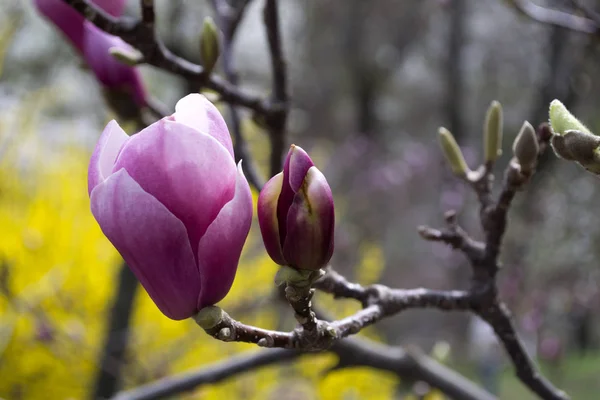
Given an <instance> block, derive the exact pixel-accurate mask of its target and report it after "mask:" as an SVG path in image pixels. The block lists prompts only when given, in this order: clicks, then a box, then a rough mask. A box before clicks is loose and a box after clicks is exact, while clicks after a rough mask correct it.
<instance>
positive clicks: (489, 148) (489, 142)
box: [483, 100, 502, 162]
mask: <svg viewBox="0 0 600 400" xmlns="http://www.w3.org/2000/svg"><path fill="white" fill-rule="evenodd" d="M483 149H484V156H485V161H486V162H494V161H496V159H497V158H498V157H500V156H501V155H502V105H501V104H500V103H499V102H497V101H495V100H494V101H492V104H490V107H489V108H488V110H487V113H486V116H485V125H484V127H483Z"/></svg>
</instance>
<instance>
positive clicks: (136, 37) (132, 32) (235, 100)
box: [63, 0, 281, 117]
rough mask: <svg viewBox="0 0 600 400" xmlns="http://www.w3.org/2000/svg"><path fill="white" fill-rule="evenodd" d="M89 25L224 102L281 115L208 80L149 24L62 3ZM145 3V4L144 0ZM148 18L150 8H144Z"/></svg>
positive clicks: (78, 0)
mask: <svg viewBox="0 0 600 400" xmlns="http://www.w3.org/2000/svg"><path fill="white" fill-rule="evenodd" d="M63 1H64V2H65V3H67V4H69V5H70V6H71V7H73V8H74V9H75V10H77V11H78V12H79V13H80V14H81V15H83V16H84V17H85V18H86V19H87V20H88V21H90V22H91V23H93V24H94V25H96V26H97V27H98V28H100V29H102V30H103V31H105V32H107V33H110V34H112V35H115V36H118V37H120V38H121V39H123V40H124V41H125V42H127V43H128V44H130V45H131V46H133V47H135V48H136V49H138V50H139V51H140V53H142V55H143V61H144V62H145V63H147V64H149V65H152V66H155V67H157V68H160V69H162V70H165V71H168V72H171V73H173V74H175V75H179V76H181V77H183V78H185V79H188V80H191V81H194V82H197V83H198V86H206V87H208V88H210V89H212V90H214V91H216V92H217V93H219V95H220V96H221V99H222V100H223V101H226V102H230V103H232V104H236V105H240V106H243V107H246V108H249V109H251V110H253V111H254V112H256V113H259V114H261V115H264V116H267V117H268V116H271V115H278V114H279V113H280V112H281V111H280V107H276V106H274V105H271V104H270V102H268V101H265V100H263V99H262V98H260V97H258V96H255V95H251V94H248V93H245V92H242V91H241V90H239V89H238V88H237V87H235V86H234V85H232V84H231V83H229V82H228V81H226V80H223V79H222V78H220V77H218V76H216V75H214V74H211V75H210V76H207V75H206V73H205V72H204V69H203V68H202V67H201V66H200V65H197V64H194V63H192V62H189V61H187V60H185V59H183V58H181V57H178V56H176V55H175V54H173V53H172V52H171V51H170V50H169V49H167V48H166V47H165V45H164V44H163V42H162V41H161V40H160V39H159V38H158V37H157V36H156V34H155V32H154V24H147V23H145V22H144V20H142V19H135V18H131V17H121V18H115V17H113V16H111V15H109V14H108V13H106V12H104V11H103V10H102V9H100V8H99V7H98V6H96V5H94V4H92V3H91V2H90V1H89V0H63ZM142 1H143V2H144V1H145V0H142ZM144 9H145V10H146V11H145V14H146V17H148V18H149V14H150V12H149V11H148V9H149V8H148V7H144Z"/></svg>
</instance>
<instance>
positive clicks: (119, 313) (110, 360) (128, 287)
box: [91, 263, 139, 400]
mask: <svg viewBox="0 0 600 400" xmlns="http://www.w3.org/2000/svg"><path fill="white" fill-rule="evenodd" d="M138 286H139V285H138V281H137V278H136V277H135V275H134V274H133V272H131V270H130V269H129V267H128V266H127V265H126V264H125V263H123V265H122V266H121V270H120V272H119V275H118V282H117V290H116V293H115V300H114V303H113V306H112V309H111V311H110V314H109V318H108V321H107V322H106V326H107V329H106V338H105V341H104V346H103V347H102V353H101V354H100V362H99V365H98V375H97V377H96V383H95V388H94V391H93V393H92V396H91V399H93V400H96V399H109V398H111V397H112V396H113V395H114V394H115V393H117V392H118V391H119V390H120V385H121V369H122V367H123V364H124V363H125V358H126V355H127V345H128V343H129V333H130V327H129V325H130V321H131V314H132V312H133V303H134V300H135V295H136V292H137V291H138Z"/></svg>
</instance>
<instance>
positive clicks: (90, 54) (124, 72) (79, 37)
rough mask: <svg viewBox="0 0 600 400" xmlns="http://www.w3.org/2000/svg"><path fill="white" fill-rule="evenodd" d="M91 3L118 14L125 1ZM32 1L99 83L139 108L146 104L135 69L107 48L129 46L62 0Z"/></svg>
mask: <svg viewBox="0 0 600 400" xmlns="http://www.w3.org/2000/svg"><path fill="white" fill-rule="evenodd" d="M94 3H96V5H98V6H99V7H101V8H102V9H104V10H105V11H106V12H108V13H110V14H112V15H113V16H119V15H121V13H122V12H123V8H124V6H125V0H94ZM34 4H35V6H36V7H37V9H38V10H39V11H40V13H41V14H43V15H44V16H45V17H46V18H48V19H49V20H50V21H52V23H54V25H56V26H57V27H58V29H60V30H61V31H62V33H63V34H64V35H65V36H66V38H67V39H68V40H69V41H70V42H71V44H72V45H73V46H74V47H75V49H77V51H78V52H79V54H80V55H81V56H82V57H83V59H84V60H85V62H86V63H87V65H88V66H89V67H90V68H91V69H92V71H93V72H94V74H95V76H96V78H97V79H98V81H100V83H102V85H103V86H105V87H106V88H108V89H118V90H122V91H124V92H126V93H128V94H129V95H131V96H132V98H133V100H134V101H135V103H136V104H137V105H138V106H140V107H141V106H145V105H146V91H145V89H144V85H143V83H142V80H141V77H140V74H139V71H138V70H137V69H136V68H135V67H130V66H128V65H125V64H123V63H121V62H119V61H117V60H116V59H115V58H114V57H113V56H112V55H110V54H109V49H110V48H111V47H118V48H122V49H130V48H131V47H130V46H129V45H128V44H127V43H125V42H124V41H123V40H121V39H120V38H118V37H116V36H113V35H109V34H107V33H106V32H104V31H102V30H100V29H99V28H97V27H96V26H95V25H94V24H92V23H91V22H89V21H87V20H86V19H85V18H83V17H82V16H81V15H80V14H79V13H78V12H77V11H75V10H74V9H73V8H71V6H69V5H68V4H66V3H65V2H64V1H62V0H34Z"/></svg>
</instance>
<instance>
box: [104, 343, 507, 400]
mask: <svg viewBox="0 0 600 400" xmlns="http://www.w3.org/2000/svg"><path fill="white" fill-rule="evenodd" d="M329 351H330V352H332V353H334V354H336V355H337V356H338V357H339V359H338V363H337V365H336V366H335V367H334V368H333V370H340V369H345V368H352V367H357V366H366V367H371V368H376V369H379V370H382V371H389V372H392V373H395V374H397V375H399V376H400V377H402V378H408V379H418V380H422V381H424V382H427V383H428V384H429V385H431V386H433V387H436V388H439V389H440V390H441V391H443V392H444V393H446V394H447V395H448V396H450V397H452V398H453V399H457V400H496V397H495V396H493V395H491V394H490V393H488V392H486V391H485V390H483V389H481V388H480V387H478V386H477V385H475V384H474V383H473V382H471V381H469V380H468V379H466V378H464V377H463V376H461V375H459V374H457V373H456V372H454V371H452V370H451V369H449V368H447V367H445V366H443V365H441V364H438V363H437V362H436V361H435V360H433V359H431V358H430V357H428V356H426V355H425V354H422V353H419V352H417V351H411V352H406V351H404V350H403V349H401V348H398V347H391V346H387V345H384V344H381V343H376V342H373V341H370V340H366V339H345V340H343V341H340V342H337V343H335V344H334V345H333V347H332V348H331V349H330V350H329ZM303 354H305V353H303V352H301V351H294V350H285V349H264V350H260V351H249V352H247V353H243V354H240V355H237V356H233V357H230V358H228V359H226V360H224V361H219V362H216V363H213V364H209V365H206V366H203V367H202V368H199V369H197V370H195V371H190V372H187V373H184V374H180V375H175V376H170V377H167V378H163V379H160V380H158V381H156V382H152V383H150V384H147V385H143V386H140V387H137V388H135V389H131V390H128V391H123V392H121V393H119V394H117V395H116V396H115V397H114V398H113V399H114V400H154V399H161V398H165V397H167V396H172V395H175V394H178V393H182V392H185V391H189V390H193V389H195V388H198V387H199V386H202V385H206V384H213V383H218V382H221V381H223V380H225V379H228V378H231V377H234V376H237V375H238V374H241V373H245V372H249V371H252V370H254V369H257V368H260V367H264V366H267V365H272V364H277V363H281V362H286V361H290V360H294V359H296V358H298V357H300V356H302V355H303Z"/></svg>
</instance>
